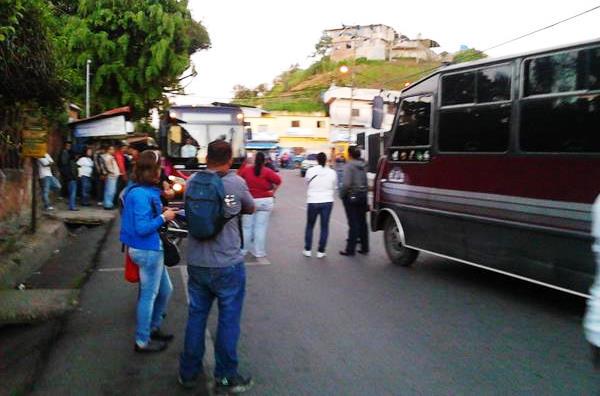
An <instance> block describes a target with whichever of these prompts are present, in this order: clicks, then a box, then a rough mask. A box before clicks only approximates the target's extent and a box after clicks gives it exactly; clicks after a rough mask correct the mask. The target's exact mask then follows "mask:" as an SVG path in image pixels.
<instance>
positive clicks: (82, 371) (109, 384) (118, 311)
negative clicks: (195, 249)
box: [33, 224, 208, 395]
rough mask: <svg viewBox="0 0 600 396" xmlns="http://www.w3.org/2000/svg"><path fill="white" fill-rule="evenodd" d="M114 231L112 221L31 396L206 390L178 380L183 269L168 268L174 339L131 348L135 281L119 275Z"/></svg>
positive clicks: (183, 318)
mask: <svg viewBox="0 0 600 396" xmlns="http://www.w3.org/2000/svg"><path fill="white" fill-rule="evenodd" d="M118 231H119V225H118V224H116V226H115V227H113V230H112V231H111V233H110V235H109V237H108V239H107V241H106V244H105V246H104V248H103V249H102V252H101V255H100V257H99V264H98V266H97V267H96V270H95V271H94V273H93V274H92V275H91V277H90V279H89V281H88V282H87V284H86V286H85V288H84V289H83V292H82V294H81V305H80V308H79V309H78V310H77V311H76V312H75V313H73V314H72V315H71V316H70V317H69V319H68V321H67V323H66V326H65V328H64V331H63V333H62V335H61V337H60V339H59V340H58V342H57V343H56V344H55V346H54V348H53V349H52V352H51V353H50V356H49V359H48V362H47V364H46V369H45V370H44V372H43V373H42V375H41V376H40V378H39V379H38V381H37V382H36V384H35V386H34V389H33V394H35V395H82V394H85V395H114V394H131V395H138V394H140V395H142V394H143V395H148V394H158V395H162V394H169V395H179V394H181V395H183V394H195V395H197V394H208V387H207V386H206V385H204V384H203V385H201V386H200V387H199V388H198V389H195V390H192V391H186V390H185V389H183V388H182V387H181V386H180V385H179V384H178V383H177V369H178V358H179V353H180V352H181V350H182V348H183V336H184V331H185V324H186V320H187V300H186V292H185V286H184V282H185V267H174V268H171V269H169V274H170V276H171V280H172V282H173V287H174V291H173V295H172V298H171V301H170V303H169V308H168V311H167V312H168V316H167V318H166V320H165V323H164V325H163V328H164V329H165V330H166V331H169V332H172V333H174V334H175V335H176V338H175V340H174V341H173V342H172V343H171V345H170V347H169V348H168V349H167V350H166V351H164V352H162V353H158V354H150V355H143V354H137V353H135V352H134V351H133V346H134V333H135V310H136V299H137V285H135V284H130V283H127V282H126V281H125V280H124V278H123V255H122V254H121V253H120V243H119V240H118Z"/></svg>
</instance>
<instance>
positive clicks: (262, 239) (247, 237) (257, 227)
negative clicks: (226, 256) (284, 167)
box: [239, 151, 281, 257]
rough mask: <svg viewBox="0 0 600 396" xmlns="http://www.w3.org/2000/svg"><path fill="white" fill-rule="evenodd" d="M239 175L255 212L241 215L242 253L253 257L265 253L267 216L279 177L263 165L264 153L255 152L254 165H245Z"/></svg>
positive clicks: (262, 255) (278, 184)
mask: <svg viewBox="0 0 600 396" xmlns="http://www.w3.org/2000/svg"><path fill="white" fill-rule="evenodd" d="M239 175H240V176H241V177H242V178H243V179H244V180H246V184H248V189H249V190H250V194H252V197H253V198H254V207H255V208H256V212H254V214H251V215H244V216H243V217H242V225H243V233H244V249H243V251H244V253H246V252H250V253H252V254H253V255H254V256H255V257H265V256H266V255H267V251H266V242H267V228H268V227H269V216H270V215H271V211H272V210H273V196H274V194H275V191H276V190H277V188H278V187H279V186H280V185H281V178H280V177H279V175H278V174H277V173H275V172H273V171H272V170H271V169H269V168H267V167H266V166H265V154H264V153H263V152H260V151H259V152H258V153H256V157H255V158H254V166H252V165H247V166H246V167H244V168H243V169H242V170H241V171H240V173H239Z"/></svg>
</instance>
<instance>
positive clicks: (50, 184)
mask: <svg viewBox="0 0 600 396" xmlns="http://www.w3.org/2000/svg"><path fill="white" fill-rule="evenodd" d="M40 183H41V184H42V202H44V209H48V208H49V207H50V206H52V204H51V203H50V190H54V191H60V189H61V185H60V183H58V179H56V178H55V177H54V176H45V177H44V178H42V179H41V180H40Z"/></svg>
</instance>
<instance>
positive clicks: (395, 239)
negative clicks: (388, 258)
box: [389, 224, 404, 253]
mask: <svg viewBox="0 0 600 396" xmlns="http://www.w3.org/2000/svg"><path fill="white" fill-rule="evenodd" d="M389 246H390V248H391V249H392V250H393V251H394V253H401V252H402V249H403V247H404V246H403V245H402V238H401V237H400V230H399V229H398V226H397V225H396V224H394V225H393V226H392V229H391V230H390V233H389Z"/></svg>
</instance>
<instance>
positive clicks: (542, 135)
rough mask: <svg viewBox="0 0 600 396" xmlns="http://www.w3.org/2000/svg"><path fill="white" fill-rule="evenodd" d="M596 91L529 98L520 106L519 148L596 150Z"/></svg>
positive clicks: (599, 109) (599, 146)
mask: <svg viewBox="0 0 600 396" xmlns="http://www.w3.org/2000/svg"><path fill="white" fill-rule="evenodd" d="M598 125H600V95H593V96H581V97H577V96H567V97H562V98H544V99H537V100H529V101H526V102H524V103H523V104H522V107H521V131H520V136H521V137H520V141H521V149H522V150H525V151H533V152H596V153H597V152H600V134H599V133H598Z"/></svg>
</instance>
